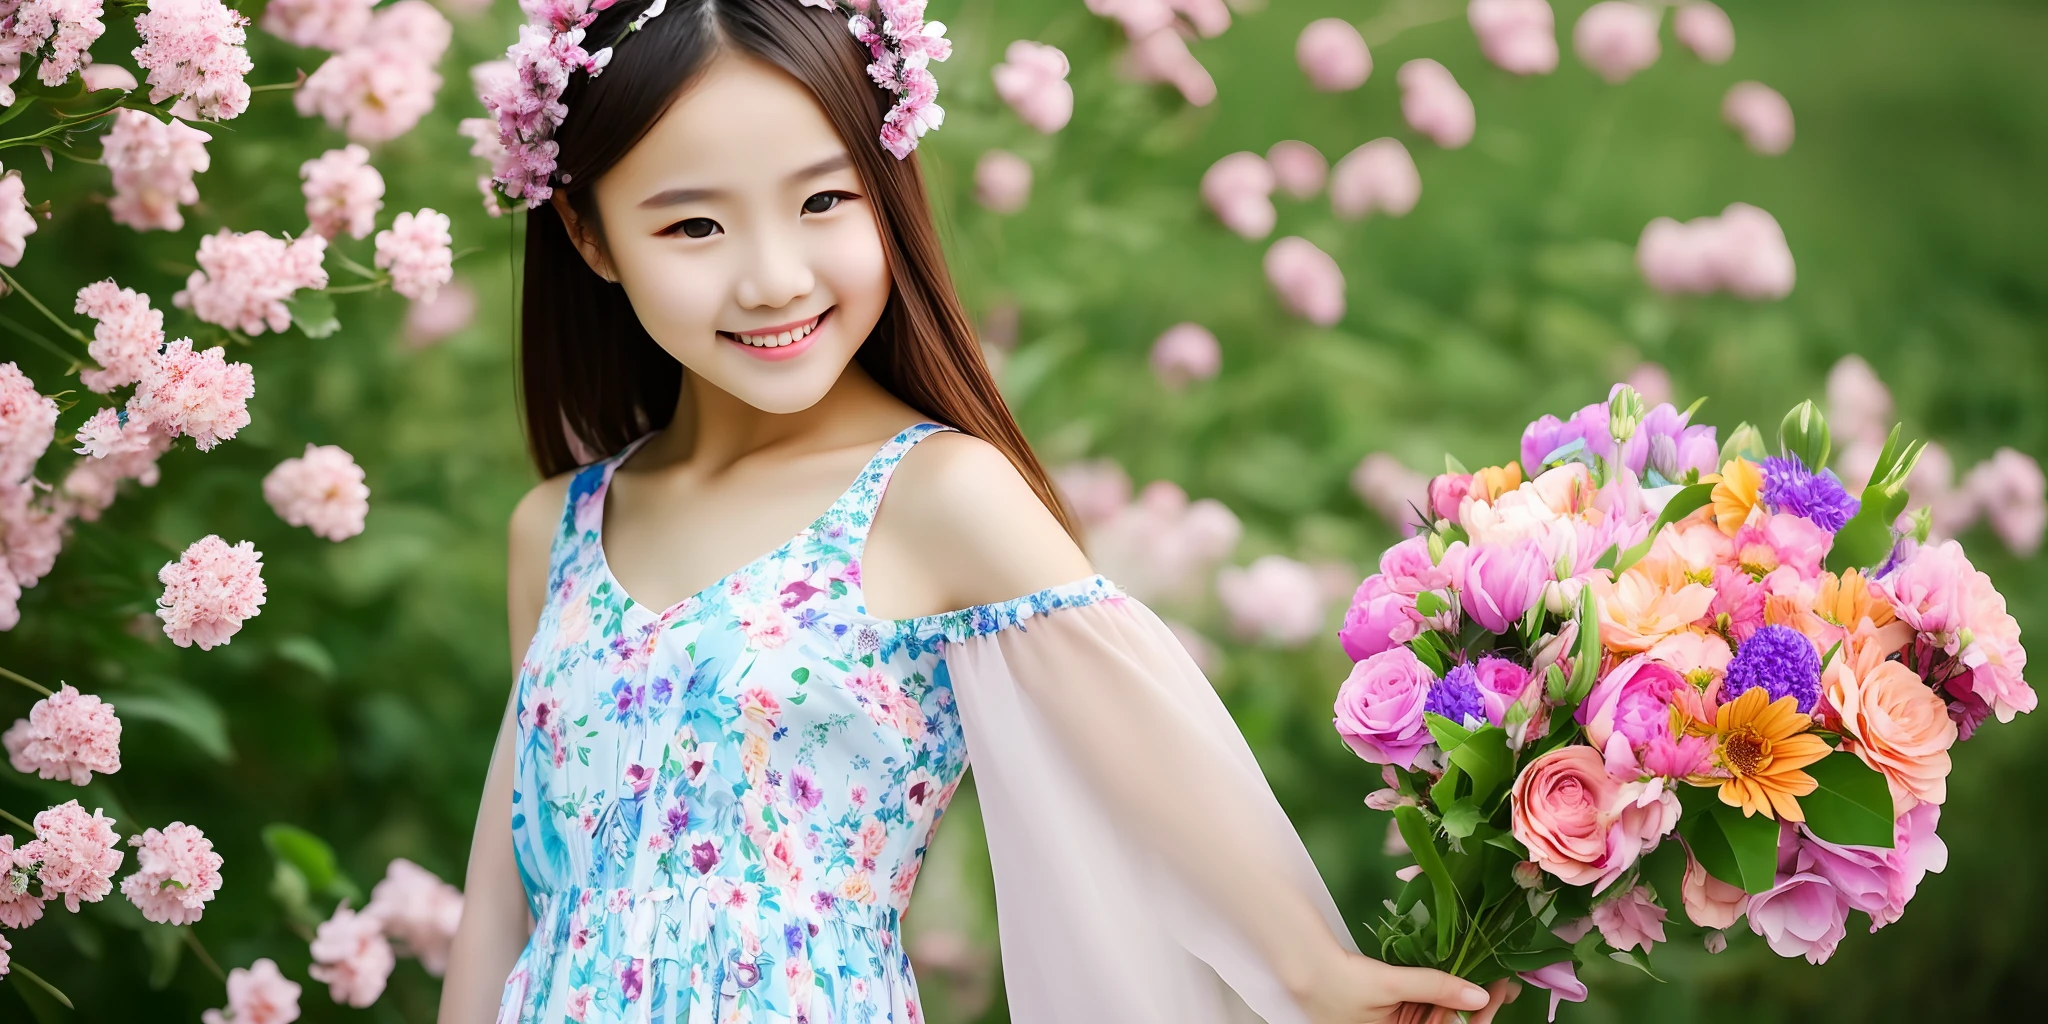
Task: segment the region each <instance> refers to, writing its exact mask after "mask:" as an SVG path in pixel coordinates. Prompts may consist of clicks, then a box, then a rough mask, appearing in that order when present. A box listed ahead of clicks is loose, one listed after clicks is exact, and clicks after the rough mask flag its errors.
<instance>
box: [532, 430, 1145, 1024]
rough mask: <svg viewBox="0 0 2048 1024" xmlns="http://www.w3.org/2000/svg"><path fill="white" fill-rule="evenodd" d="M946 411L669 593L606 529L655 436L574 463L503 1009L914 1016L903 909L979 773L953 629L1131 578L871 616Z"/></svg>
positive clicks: (1095, 597) (684, 1017)
mask: <svg viewBox="0 0 2048 1024" xmlns="http://www.w3.org/2000/svg"><path fill="white" fill-rule="evenodd" d="M950 429H953V428H951V427H946V426H943V425H941V424H938V423H932V422H923V423H918V424H915V425H913V426H911V427H909V428H907V429H905V430H904V431H902V432H901V433H899V434H898V435H896V436H895V437H894V438H892V439H890V440H889V442H888V443H887V444H885V445H884V446H883V447H882V448H881V450H880V451H879V452H877V453H876V454H875V456H874V457H873V458H872V459H871V460H870V461H869V463H868V465H867V466H866V467H865V468H864V470H863V471H862V472H861V474H860V476H859V477H858V478H857V479H856V480H855V481H854V483H853V485H852V486H851V487H850V488H849V489H848V490H847V491H846V492H845V493H844V494H842V495H841V496H840V497H839V499H838V500H837V501H835V502H834V503H833V505H832V507H831V508H830V509H828V510H827V511H826V512H825V513H824V514H823V515H821V516H819V517H818V518H817V520H816V521H814V522H813V523H811V525H810V526H808V527H807V528H805V529H804V530H803V532H801V533H799V534H798V535H797V536H795V537H794V538H792V539H790V540H789V541H787V542H786V543H784V544H783V545H782V546H781V547H778V548H776V549H775V550H773V551H770V552H768V553H767V554H764V555H762V556H760V557H759V558H756V559H755V560H754V561H752V562H749V563H748V564H747V565H745V566H743V567H741V568H740V569H737V570H735V571H733V572H732V573H730V574H729V575H727V576H726V577H725V578H723V579H721V580H718V581H717V582H715V583H713V584H712V585H711V586H709V587H707V588H705V589H704V590H703V591H701V592H699V593H697V594H694V595H692V596H690V597H688V598H685V599H684V600H682V601H681V602H678V603H677V604H674V605H672V606H670V607H668V608H661V609H657V608H650V607H648V606H646V605H642V604H639V603H637V602H635V601H634V600H633V599H632V598H631V597H630V596H628V595H627V594H626V593H625V591H624V590H623V589H621V588H620V586H619V583H618V581H617V580H616V579H615V578H613V576H612V573H611V570H610V568H609V566H608V565H607V564H606V561H605V554H604V548H603V544H602V524H603V520H604V499H605V492H606V490H607V488H608V485H609V484H610V482H611V479H612V474H613V472H614V471H615V470H616V469H617V467H618V466H619V464H620V463H621V462H623V461H624V460H625V459H626V457H627V456H629V455H630V454H631V453H632V451H633V450H634V448H636V447H637V446H638V445H639V444H640V443H641V442H635V443H634V445H633V446H629V447H628V448H627V449H626V450H625V451H622V452H620V453H619V454H617V455H615V456H613V457H611V458H609V459H606V460H604V461H601V462H598V463H595V464H593V465H590V466H588V467H585V468H584V469H583V470H582V471H580V472H579V473H578V474H577V475H576V476H575V478H574V479H573V481H572V482H571V484H570V486H569V494H568V500H567V503H566V507H565V508H564V510H563V514H562V521H561V526H560V529H559V531H558V532H557V535H556V538H555V541H554V545H553V550H552V552H551V554H550V556H549V593H548V599H547V604H546V607H545V609H544V610H543V612H542V613H541V618H540V624H539V627H538V629H537V631H536V632H535V634H534V637H533V642H532V644H531V646H530V647H529V648H528V650H527V652H526V656H525V658H524V659H523V660H522V662H521V665H520V668H519V679H518V692H517V695H516V699H517V713H518V730H517V734H516V741H517V745H516V760H517V768H516V775H515V783H514V791H513V796H512V802H513V806H512V832H513V843H514V849H515V853H516V855H517V859H518V864H519V871H520V876H521V879H522V881H523V882H524V884H525V887H526V892H527V895H528V899H529V904H530V908H531V910H532V913H533V916H534V919H535V922H536V925H535V928H534V931H533V934H532V937H531V939H530V940H529V941H528V943H527V945H526V948H525V950H524V951H523V952H522V953H521V955H520V957H519V960H518V962H517V963H516V964H515V966H514V968H513V970H512V973H511V976H510V977H509V978H508V979H507V981H506V987H505V993H504V997H503V1002H502V1003H501V1009H500V1013H499V1021H500V1024H515V1022H516V1024H555V1022H558V1021H564V1020H571V1021H583V1022H643V1021H644V1022H663V1024H668V1022H677V1024H726V1022H739V1021H745V1022H785V1021H791V1022H808V1024H874V1022H882V1021H894V1022H911V1024H914V1022H917V1021H919V1020H920V1019H921V1014H920V1011H919V1008H918V999H917V986H916V983H915V981H914V979H913V978H912V975H911V969H910V962H909V958H908V956H907V955H906V954H905V952H904V949H903V943H902V937H901V932H900V930H899V926H900V923H901V920H902V914H903V911H904V909H905V908H906V907H907V906H908V904H909V902H910V895H911V889H912V887H913V886H914V885H915V883H916V881H917V873H918V867H919V865H920V864H921V862H922V859H923V856H924V852H925V849H926V846H927V844H928V843H929V842H930V841H931V838H932V836H933V834H934V832H935V830H936V829H937V827H938V823H939V819H940V818H941V817H942V816H943V815H944V813H945V809H946V805H947V802H948V801H949V800H950V798H951V797H952V795H953V792H954V789H955V787H956V786H958V785H959V782H960V778H961V776H962V774H963V773H964V772H965V771H966V768H967V749H966V744H965V741H964V739H963V734H962V729H961V721H960V714H959V710H958V708H957V707H956V705H955V701H954V691H953V686H952V682H951V680H950V678H949V676H948V672H947V663H946V662H947V659H946V653H947V649H948V646H949V644H954V643H958V642H960V641H962V640H966V639H968V638H971V637H976V636H982V635H986V634H990V633H994V632H996V631H1000V630H1003V629H1005V628H1007V627H1010V626H1014V625H1017V624H1018V623H1019V622H1020V621H1021V620H1023V619H1027V618H1029V617H1031V616H1032V615H1034V614H1038V613H1042V612H1045V611H1049V610H1052V609H1057V608H1064V607H1076V606H1082V605H1088V604H1093V603H1096V602H1098V601H1101V600H1103V599H1105V598H1111V597H1117V596H1120V592H1119V591H1118V590H1117V588H1116V586H1115V585H1114V584H1113V583H1111V582H1110V581H1109V580H1108V579H1106V578H1104V577H1102V576H1100V575H1096V576H1092V577H1089V578H1087V579H1083V580H1078V581H1075V582H1073V583H1068V584H1063V585H1060V586H1057V587H1052V588H1047V589H1046V590H1042V591H1039V592H1037V593H1033V594H1029V595H1025V596H1023V597H1019V598H1016V599H1013V600H1010V601H1005V602H1001V603H998V604H989V605H980V606H977V607H974V608H969V609H964V610H961V611H956V612H949V613H945V614H941V615H933V616H926V617H922V618H914V619H897V620H889V619H878V618H876V617H874V616H872V615H869V614H868V613H867V611H866V608H865V605H864V602H863V598H862V593H861V552H862V547H863V544H864V542H865V540H866V538H867V532H868V527H869V525H870V524H871V523H872V522H873V520H874V515H875V510H876V508H877V507H878V506H879V505H880V503H881V499H882V493H883V489H884V488H885V487H886V486H887V484H888V480H889V476H890V473H891V472H892V471H893V470H894V468H895V466H896V464H897V462H898V460H900V459H901V458H902V457H903V455H904V453H905V452H906V451H908V450H909V449H910V447H911V446H912V445H914V444H916V443H917V442H918V441H919V440H920V439H922V438H924V437H926V436H929V435H930V434H931V433H933V432H935V431H938V430H950ZM644 440H645V439H644V438H643V439H642V441H644Z"/></svg>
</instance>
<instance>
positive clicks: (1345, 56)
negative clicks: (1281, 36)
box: [1294, 18, 1372, 92]
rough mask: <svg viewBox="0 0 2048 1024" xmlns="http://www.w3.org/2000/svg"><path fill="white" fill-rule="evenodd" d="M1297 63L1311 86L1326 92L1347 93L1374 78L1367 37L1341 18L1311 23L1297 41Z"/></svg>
mask: <svg viewBox="0 0 2048 1024" xmlns="http://www.w3.org/2000/svg"><path fill="white" fill-rule="evenodd" d="M1294 62H1295V63H1296V64H1299V65H1301V73H1302V74H1304V75H1307V76H1308V82H1309V84H1310V85H1312V86H1314V87H1315V88H1317V89H1319V90H1321V91H1323V92H1348V91H1350V90H1352V89H1356V88H1358V87H1359V86H1361V85H1364V84H1365V80H1366V79H1367V78H1369V77H1371V76H1372V51H1371V50H1369V49H1367V48H1366V45H1365V37H1364V36H1361V35H1359V34H1358V29H1356V28H1354V27H1352V25H1351V23H1350V22H1348V21H1345V20H1344V19H1342V18H1318V19H1316V20H1315V21H1311V22H1309V23H1308V25H1307V26H1306V27H1304V28H1303V29H1302V30H1301V35H1300V36H1299V37H1297V38H1296V39H1295V41H1294Z"/></svg>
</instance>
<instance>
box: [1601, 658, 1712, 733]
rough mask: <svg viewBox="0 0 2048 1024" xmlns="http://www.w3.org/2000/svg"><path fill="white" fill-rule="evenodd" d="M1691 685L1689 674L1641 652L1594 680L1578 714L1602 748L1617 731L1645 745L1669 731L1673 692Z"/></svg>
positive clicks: (1675, 692)
mask: <svg viewBox="0 0 2048 1024" xmlns="http://www.w3.org/2000/svg"><path fill="white" fill-rule="evenodd" d="M1688 688H1689V684H1687V683H1686V681H1685V677H1683V676H1681V675H1679V674H1678V673H1677V672H1676V671H1674V670H1672V668H1671V667H1670V666H1668V665H1665V664H1664V663H1662V662H1659V661H1652V660H1650V658H1649V657H1648V656H1647V655H1640V654H1639V655H1637V656H1635V657H1633V658H1630V659H1628V660H1627V661H1624V662H1622V663H1621V664H1619V665H1617V666H1615V667H1614V669H1613V671H1610V672H1608V673H1607V675H1606V676H1605V677H1603V678H1602V679H1601V680H1600V681H1599V682H1597V683H1595V684H1593V691H1592V692H1591V693H1588V694H1587V695H1586V699H1585V700H1584V701H1582V702H1580V704H1579V710H1578V713H1577V715H1576V716H1575V717H1576V718H1577V719H1578V720H1579V724H1581V725H1583V726H1585V727H1586V740H1587V742H1589V743H1591V744H1592V745H1593V746H1595V747H1597V748H1599V749H1602V750H1605V749H1606V748H1607V741H1608V738H1609V737H1611V736H1613V735H1614V734H1615V733H1616V732H1617V731H1618V732H1620V733H1621V734H1622V735H1623V736H1625V737H1627V739H1628V742H1629V743H1630V744H1631V745H1633V746H1642V745H1644V744H1647V743H1649V742H1650V739H1651V737H1652V736H1653V735H1656V734H1659V733H1662V734H1665V735H1669V732H1670V727H1671V726H1670V723H1671V702H1672V699H1673V696H1674V695H1675V694H1677V693H1678V692H1679V691H1680V690H1684V689H1688Z"/></svg>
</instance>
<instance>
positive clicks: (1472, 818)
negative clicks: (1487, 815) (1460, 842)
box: [1443, 800, 1485, 839]
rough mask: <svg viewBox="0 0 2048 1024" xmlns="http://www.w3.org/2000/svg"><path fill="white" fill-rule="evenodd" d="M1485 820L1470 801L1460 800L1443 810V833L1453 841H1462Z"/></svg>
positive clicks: (1475, 805) (1477, 807)
mask: <svg viewBox="0 0 2048 1024" xmlns="http://www.w3.org/2000/svg"><path fill="white" fill-rule="evenodd" d="M1483 820H1485V819H1484V816H1483V815H1482V814H1481V813H1480V811H1479V805H1478V804H1477V803H1475V802H1473V801H1472V800H1460V801H1458V802H1456V803H1454V804H1451V805H1450V806H1448V807H1445V808H1444V809H1443V822H1444V832H1445V833H1447V834H1449V835H1450V836H1451V838H1453V839H1464V838H1466V837H1468V836H1470V835H1471V834H1472V832H1473V831H1474V830H1475V829H1477V828H1478V827H1479V823H1480V822H1481V821H1483Z"/></svg>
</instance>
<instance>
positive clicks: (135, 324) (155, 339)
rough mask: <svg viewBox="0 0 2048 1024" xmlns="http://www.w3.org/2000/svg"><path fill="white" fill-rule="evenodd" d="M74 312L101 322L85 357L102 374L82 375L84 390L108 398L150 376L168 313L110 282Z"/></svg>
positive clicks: (81, 295) (91, 289)
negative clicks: (98, 365) (115, 391)
mask: <svg viewBox="0 0 2048 1024" xmlns="http://www.w3.org/2000/svg"><path fill="white" fill-rule="evenodd" d="M123 113H128V111H123ZM72 312H74V313H83V314H84V315H86V316H89V317H92V318H93V319H94V320H97V321H99V322H98V323H96V324H94V325H93V329H92V342H91V344H89V345H87V346H86V349H85V351H86V354H87V355H89V356H91V357H92V358H93V361H94V362H97V363H99V364H100V369H85V370H80V371H78V379H79V380H80V381H81V382H83V383H84V384H85V386H86V387H88V388H91V389H92V390H94V391H97V392H99V393H100V394H103V395H104V394H107V393H108V392H111V391H113V390H114V389H115V388H117V387H120V386H122V385H124V384H133V383H135V382H137V381H139V380H141V379H142V378H143V377H144V376H146V375H147V374H148V373H149V365H150V363H151V362H153V361H154V360H155V359H156V354H157V353H158V352H159V351H161V350H162V349H163V345H164V312H163V310H160V309H151V308H149V296H147V295H144V294H142V293H140V292H138V291H136V290H135V289H133V288H123V287H120V286H119V285H116V284H115V283H114V279H113V278H108V279H106V280H104V281H95V282H93V283H92V284H89V285H86V286H85V287H83V288H80V289H79V290H78V299H77V301H76V302H75V303H74V304H73V305H72Z"/></svg>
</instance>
